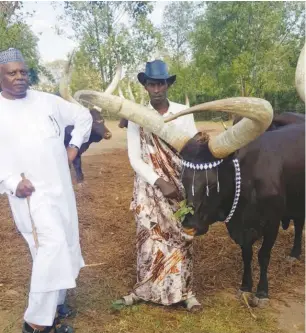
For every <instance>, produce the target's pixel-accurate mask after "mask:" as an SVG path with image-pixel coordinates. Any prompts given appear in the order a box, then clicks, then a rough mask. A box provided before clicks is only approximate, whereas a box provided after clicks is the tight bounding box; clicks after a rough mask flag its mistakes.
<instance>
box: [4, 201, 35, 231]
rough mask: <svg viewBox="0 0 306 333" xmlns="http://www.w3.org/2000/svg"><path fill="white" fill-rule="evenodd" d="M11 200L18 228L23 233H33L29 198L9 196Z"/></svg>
mask: <svg viewBox="0 0 306 333" xmlns="http://www.w3.org/2000/svg"><path fill="white" fill-rule="evenodd" d="M9 202H10V206H11V210H12V213H13V217H14V221H15V224H16V227H17V229H18V230H19V231H20V232H21V233H31V232H32V222H31V217H30V213H29V207H28V203H27V200H26V199H20V198H17V197H13V196H9Z"/></svg>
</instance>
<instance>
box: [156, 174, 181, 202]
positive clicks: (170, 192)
mask: <svg viewBox="0 0 306 333" xmlns="http://www.w3.org/2000/svg"><path fill="white" fill-rule="evenodd" d="M154 185H156V186H158V187H159V189H160V190H161V191H162V193H163V195H164V196H165V197H166V198H168V199H175V198H177V196H178V193H177V188H176V187H175V186H174V185H173V184H171V183H169V182H166V181H165V180H163V179H162V178H158V179H157V180H156V182H155V183H154Z"/></svg>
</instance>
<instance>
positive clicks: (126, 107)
mask: <svg viewBox="0 0 306 333" xmlns="http://www.w3.org/2000/svg"><path fill="white" fill-rule="evenodd" d="M75 96H76V98H78V99H81V100H84V101H86V102H88V103H90V104H94V105H98V106H99V107H101V108H102V110H107V111H109V112H110V113H112V114H117V115H119V116H120V117H121V118H125V119H128V120H131V121H133V122H135V123H136V124H138V125H140V126H141V127H143V128H145V129H147V130H148V131H150V132H152V133H154V134H156V135H157V136H159V137H160V138H162V139H163V140H164V141H166V142H167V143H169V144H170V145H171V146H172V147H174V148H175V149H176V150H177V151H179V152H180V151H181V150H182V149H183V147H184V146H185V144H186V143H187V142H188V141H189V140H190V139H191V137H190V135H189V134H188V133H187V132H184V131H182V130H180V129H178V128H177V127H176V125H175V124H174V123H170V124H165V123H164V118H163V117H162V116H161V115H160V114H159V113H158V112H157V111H155V110H151V109H149V108H147V107H145V106H143V105H139V104H137V103H134V102H132V101H129V100H127V99H123V98H121V97H119V96H114V95H109V94H106V93H100V92H96V91H91V90H80V91H77V92H76V93H75Z"/></svg>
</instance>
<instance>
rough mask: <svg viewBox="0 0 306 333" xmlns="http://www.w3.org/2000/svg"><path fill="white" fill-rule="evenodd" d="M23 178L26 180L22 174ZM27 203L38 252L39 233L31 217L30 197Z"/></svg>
mask: <svg viewBox="0 0 306 333" xmlns="http://www.w3.org/2000/svg"><path fill="white" fill-rule="evenodd" d="M21 178H22V180H26V177H25V175H24V173H22V174H21ZM27 203H28V209H29V215H30V220H31V224H32V234H33V238H34V242H35V247H36V250H38V247H39V243H38V236H37V231H36V227H35V223H34V220H33V218H32V215H31V210H30V196H27Z"/></svg>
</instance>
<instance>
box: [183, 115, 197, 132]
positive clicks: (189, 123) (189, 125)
mask: <svg viewBox="0 0 306 333" xmlns="http://www.w3.org/2000/svg"><path fill="white" fill-rule="evenodd" d="M182 118H184V123H185V124H186V125H185V126H186V130H187V132H188V134H189V135H190V136H191V137H194V136H195V135H196V134H197V133H198V132H199V130H198V129H197V127H196V125H195V121H194V117H193V114H188V115H186V116H183V117H182Z"/></svg>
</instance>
